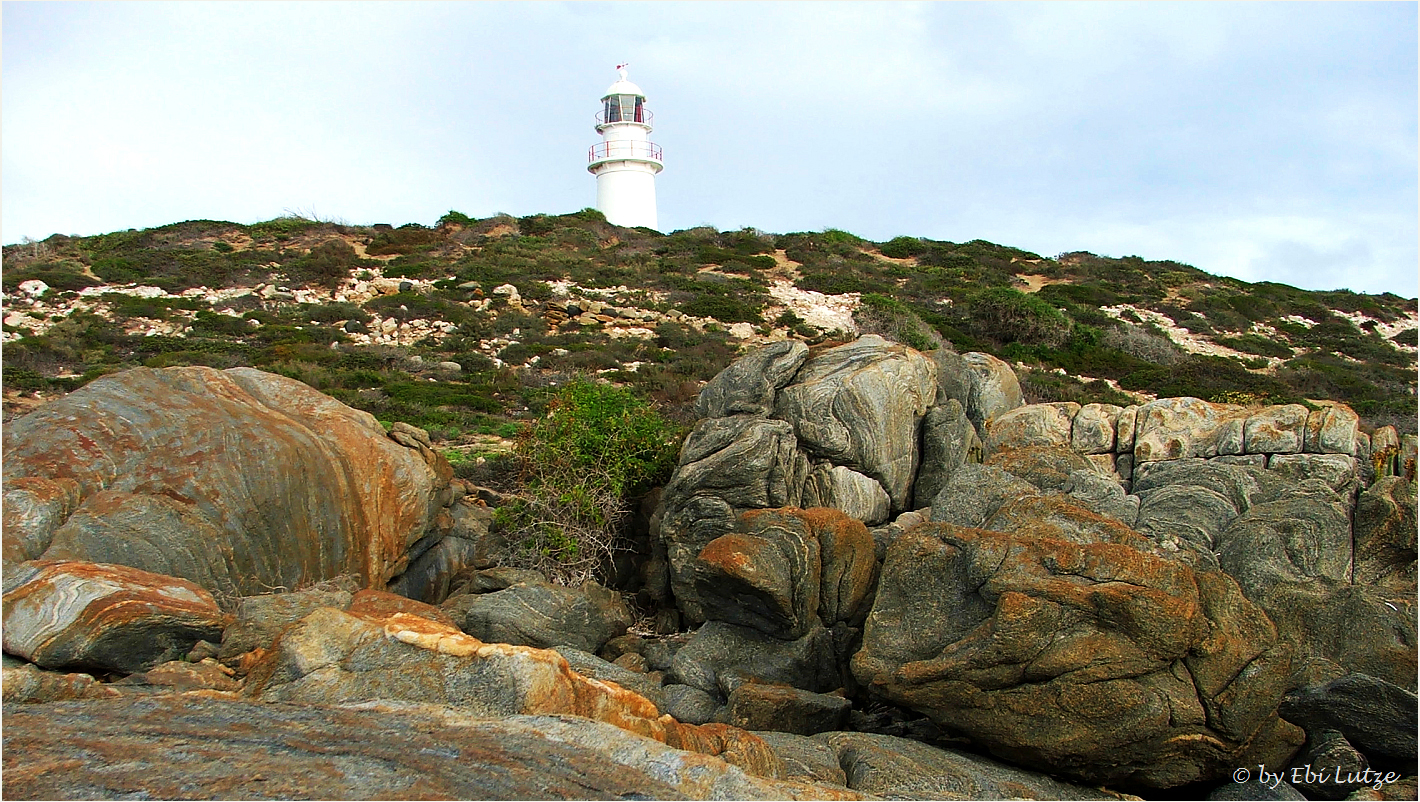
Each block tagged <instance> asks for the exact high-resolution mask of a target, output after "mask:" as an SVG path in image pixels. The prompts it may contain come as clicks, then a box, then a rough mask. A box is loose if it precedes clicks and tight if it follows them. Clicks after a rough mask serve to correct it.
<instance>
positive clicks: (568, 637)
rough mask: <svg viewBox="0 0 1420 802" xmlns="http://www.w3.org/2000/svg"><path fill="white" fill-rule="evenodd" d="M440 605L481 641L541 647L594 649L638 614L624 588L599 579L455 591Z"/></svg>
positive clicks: (614, 634)
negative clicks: (470, 592)
mask: <svg viewBox="0 0 1420 802" xmlns="http://www.w3.org/2000/svg"><path fill="white" fill-rule="evenodd" d="M440 607H441V609H443V610H444V611H445V612H447V613H448V614H449V615H451V616H452V617H453V619H454V620H455V621H456V622H458V624H459V627H460V628H461V629H463V631H464V632H467V633H468V634H470V635H472V636H474V637H475V638H478V639H479V640H481V641H486V642H489V643H511V644H518V645H523V646H533V647H536V648H539V649H547V648H552V647H554V646H571V647H573V648H576V649H581V650H582V651H584V652H593V653H595V652H596V650H598V649H600V648H601V647H602V644H604V643H606V642H607V641H609V640H611V639H612V638H614V637H616V636H617V635H621V634H623V633H625V632H626V629H627V627H629V626H631V623H632V621H633V620H634V619H633V617H632V615H631V610H630V608H628V607H627V606H626V602H624V601H623V600H622V599H621V596H620V595H619V594H617V593H616V592H615V591H611V590H607V589H606V588H604V587H602V586H601V585H598V584H596V583H594V582H589V583H587V584H585V585H583V586H581V587H579V588H568V587H562V586H560V585H552V584H548V583H546V582H542V583H538V584H521V583H520V584H517V585H513V586H511V587H508V588H505V589H503V590H499V591H494V592H492V593H483V594H477V595H463V596H454V597H451V598H449V599H447V600H446V601H445V602H444V603H443V604H442V605H440Z"/></svg>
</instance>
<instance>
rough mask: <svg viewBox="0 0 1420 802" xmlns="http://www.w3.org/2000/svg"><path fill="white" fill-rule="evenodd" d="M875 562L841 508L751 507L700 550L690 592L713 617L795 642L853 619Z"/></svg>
mask: <svg viewBox="0 0 1420 802" xmlns="http://www.w3.org/2000/svg"><path fill="white" fill-rule="evenodd" d="M875 562H876V561H875V559H874V546H873V541H872V536H871V535H869V534H868V530H867V528H866V527H864V526H863V524H862V523H860V522H858V521H855V520H853V519H851V518H848V517H847V516H845V515H844V514H843V513H842V512H839V511H837V510H830V509H823V508H819V509H812V510H797V509H792V508H790V509H784V510H751V511H749V512H746V513H744V514H743V515H742V516H740V521H739V524H738V526H737V528H736V531H735V532H732V533H730V534H728V535H724V536H722V537H720V538H717V539H716V540H715V541H713V542H712V543H710V544H709V545H708V546H706V547H705V549H704V550H703V551H701V553H700V555H699V557H698V558H697V559H696V563H695V566H694V571H695V574H696V585H695V590H696V594H697V598H698V599H699V600H700V605H701V607H702V609H703V610H704V611H705V613H706V615H707V616H708V617H709V618H711V619H712V620H720V621H727V622H730V623H735V624H740V625H742V626H748V627H753V628H755V629H758V630H760V631H761V632H765V633H767V634H770V635H774V636H775V637H779V638H784V639H788V640H793V639H795V638H800V637H802V636H804V635H805V634H807V633H808V632H809V631H810V630H812V629H815V628H817V627H820V626H822V625H828V626H832V625H833V624H835V623H837V622H839V621H848V620H851V619H853V618H854V616H856V615H857V614H858V612H859V609H860V607H861V606H862V605H863V602H864V600H865V598H866V597H867V594H868V591H869V590H870V589H871V586H872V582H873V575H874V567H875Z"/></svg>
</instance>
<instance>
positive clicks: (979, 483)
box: [931, 463, 1040, 527]
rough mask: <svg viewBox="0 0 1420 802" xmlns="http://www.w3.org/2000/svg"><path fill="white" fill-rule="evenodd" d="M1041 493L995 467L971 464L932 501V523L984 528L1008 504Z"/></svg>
mask: <svg viewBox="0 0 1420 802" xmlns="http://www.w3.org/2000/svg"><path fill="white" fill-rule="evenodd" d="M1039 494H1040V491H1039V490H1037V489H1036V487H1035V485H1032V484H1031V483H1030V482H1027V481H1026V480H1024V479H1019V478H1017V477H1015V476H1012V475H1011V474H1009V473H1006V472H1005V471H1003V470H1001V469H1000V468H998V467H996V466H993V465H976V464H971V463H968V464H966V465H963V466H962V467H961V468H960V469H959V470H958V471H957V472H956V473H954V474H952V477H951V479H950V480H948V481H947V484H946V485H945V486H944V487H943V488H942V489H941V491H939V492H938V493H937V495H936V497H935V498H933V499H932V511H931V520H932V521H934V522H940V523H949V524H955V525H956V526H972V527H975V526H981V525H983V524H985V523H986V522H987V521H988V520H990V519H991V516H993V515H995V514H996V511H997V510H999V509H1000V508H1001V505H1002V504H1004V503H1006V502H1007V501H1010V500H1014V499H1018V498H1023V497H1025V496H1035V495H1039Z"/></svg>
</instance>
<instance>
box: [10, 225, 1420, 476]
mask: <svg viewBox="0 0 1420 802" xmlns="http://www.w3.org/2000/svg"><path fill="white" fill-rule="evenodd" d="M4 263H5V271H4V277H3V285H4V293H5V296H4V298H5V303H4V335H3V337H4V349H3V357H4V368H3V369H4V391H5V392H4V395H5V417H6V418H7V419H9V418H11V417H14V416H15V415H16V414H21V413H23V412H24V411H27V410H28V409H30V408H33V407H34V406H35V405H37V404H39V403H43V401H44V400H46V399H51V398H54V397H56V396H58V395H62V394H63V393H65V392H68V391H70V390H73V389H75V388H77V387H79V386H82V385H83V384H85V383H87V382H88V381H90V380H92V379H94V378H96V377H98V376H101V375H104V374H107V373H111V372H115V371H118V370H122V369H126V368H130V367H134V366H137V365H147V366H150V367H161V366H169V365H183V364H196V365H209V366H214V367H220V368H226V367H233V366H237V365H251V366H255V367H260V368H262V369H264V370H268V371H272V372H275V373H279V374H282V375H286V376H290V377H293V378H297V379H299V380H301V381H303V382H306V383H307V384H309V385H311V386H313V387H315V388H316V389H319V390H321V391H323V392H326V393H328V394H330V395H332V396H334V397H336V398H338V399H339V400H341V401H343V402H345V403H348V404H350V405H352V406H355V407H358V408H361V409H365V410H367V411H369V412H371V413H373V414H375V415H376V416H377V417H378V418H380V419H381V420H384V421H387V422H393V421H405V422H408V423H411V424H414V425H416V426H420V427H423V428H426V429H428V430H429V432H430V434H431V436H432V437H433V438H435V439H436V440H440V441H443V442H445V443H446V444H447V445H448V446H459V445H460V444H461V445H462V447H464V448H465V449H466V450H473V451H479V450H497V449H499V448H500V447H506V445H507V443H506V438H507V437H510V436H512V435H513V434H514V433H515V432H516V431H517V430H518V424H519V422H520V421H523V420H526V419H527V418H529V417H530V416H531V415H533V414H535V413H536V412H537V411H539V405H540V403H541V400H542V399H543V398H545V396H546V388H549V387H551V386H554V385H557V384H559V383H561V382H563V381H565V380H566V379H568V378H570V377H571V376H573V375H577V374H589V373H594V374H598V375H601V376H603V377H605V378H606V379H608V380H610V381H613V382H616V383H620V384H625V385H629V386H631V387H633V388H634V389H635V390H636V391H637V392H639V393H640V394H642V395H644V396H645V397H647V398H650V399H652V400H654V401H656V402H657V403H658V404H659V405H660V406H661V408H662V409H663V411H664V412H666V413H667V414H668V415H670V416H671V417H676V416H677V415H679V416H680V417H682V419H688V417H689V410H688V404H689V402H690V401H692V400H693V398H694V395H695V393H696V392H697V391H698V388H699V384H698V383H699V382H702V381H704V380H707V379H709V378H711V377H712V376H714V375H715V374H716V373H717V372H718V371H719V370H721V369H722V368H723V367H725V366H726V365H727V364H729V362H730V361H731V360H732V359H733V358H734V357H735V356H736V355H737V354H738V353H740V352H741V351H742V350H743V349H745V348H746V347H748V346H751V345H756V344H761V343H764V342H768V341H771V340H774V339H784V338H790V339H802V340H805V341H807V342H808V343H810V344H819V343H824V342H830V341H842V340H844V339H847V338H849V337H850V336H852V335H853V334H854V333H855V330H856V331H857V332H859V333H868V332H875V333H881V334H884V335H885V336H888V337H889V338H891V339H896V340H898V341H900V342H903V343H906V344H908V345H911V346H914V347H916V348H918V349H923V350H925V349H931V348H935V347H940V346H942V345H946V346H948V347H951V348H954V349H956V350H958V351H985V352H987V353H991V354H993V355H996V356H998V357H1000V358H1002V359H1005V360H1006V361H1008V362H1010V363H1013V364H1014V365H1016V366H1017V370H1018V372H1019V374H1020V376H1021V383H1022V388H1023V390H1024V392H1025V395H1026V399H1027V401H1028V402H1040V401H1063V400H1069V401H1078V402H1081V403H1088V402H1111V403H1118V404H1129V403H1135V402H1137V401H1139V400H1147V399H1149V398H1153V397H1167V396H1195V397H1199V398H1203V399H1205V400H1215V401H1230V402H1245V403H1249V402H1258V403H1282V402H1296V401H1301V402H1308V401H1328V400H1329V401H1342V402H1345V403H1347V404H1349V405H1351V406H1352V407H1353V408H1354V409H1355V410H1356V411H1357V412H1358V413H1359V414H1360V415H1361V416H1362V421H1363V427H1366V428H1370V427H1374V426H1378V425H1383V424H1390V425H1395V426H1396V427H1397V428H1398V429H1399V430H1400V431H1401V432H1402V433H1406V432H1414V431H1415V430H1416V406H1415V390H1416V353H1417V350H1416V345H1417V342H1416V334H1417V307H1416V299H1414V298H1410V299H1405V298H1400V297H1397V296H1395V295H1392V294H1384V295H1365V294H1359V293H1353V292H1349V291H1344V290H1342V291H1334V292H1313V291H1306V290H1300V289H1296V288H1293V287H1289V286H1285V285H1281V284H1273V283H1257V284H1250V283H1247V282H1244V281H1240V280H1237V279H1232V278H1222V277H1218V276H1212V275H1209V274H1207V273H1205V272H1203V271H1201V270H1198V269H1196V268H1193V267H1190V266H1188V265H1184V264H1180V263H1177V262H1171V261H1148V260H1145V259H1142V258H1139V257H1135V256H1129V257H1123V258H1110V257H1104V256H1097V255H1095V254H1091V253H1086V252H1078V253H1067V254H1060V255H1058V256H1056V257H1054V258H1049V257H1044V256H1041V255H1038V254H1034V253H1029V252H1026V251H1022V250H1018V249H1015V248H1011V247H1008V246H1004V245H996V244H993V243H989V242H984V241H981V240H975V241H972V242H965V243H952V242H942V241H935V240H930V239H923V238H913V237H897V238H895V239H892V240H890V241H888V242H881V243H876V242H870V241H868V240H864V239H862V238H859V237H856V236H854V235H852V234H849V233H847V232H844V231H839V230H835V229H828V230H825V231H822V232H800V233H789V234H778V235H775V234H768V233H764V232H761V231H758V230H754V229H744V230H739V231H717V230H715V229H713V228H710V227H702V228H694V229H688V230H683V231H676V232H673V233H670V234H660V233H658V232H654V231H651V230H649V229H627V228H621V227H617V226H613V225H610V224H608V223H607V222H606V221H605V219H604V218H603V217H602V216H601V214H600V213H598V212H596V211H595V210H590V209H587V210H583V211H581V212H577V213H574V214H566V215H541V214H539V215H532V216H529V217H522V218H514V217H510V216H506V215H499V216H495V217H492V218H488V219H482V220H476V219H472V218H470V217H468V216H466V215H463V214H460V213H458V212H450V213H449V214H447V215H445V216H444V217H443V218H441V219H440V220H439V221H438V222H437V223H436V224H435V225H434V226H432V227H430V226H424V225H420V224H416V223H411V224H406V225H401V226H398V227H394V226H390V225H373V226H353V225H343V224H336V223H330V222H321V221H317V220H310V219H306V218H303V217H299V216H287V217H282V218H277V219H274V220H269V221H266V222H262V223H256V224H252V225H241V224H236V223H229V222H220V221H210V220H197V221H188V222H183V223H175V224H172V225H167V226H161V227H158V228H152V229H145V230H141V231H140V230H129V231H120V232H114V233H111V234H104V235H100V236H93V237H65V236H60V235H55V236H53V237H50V238H49V239H46V240H44V241H43V242H30V243H24V244H19V245H10V246H6V247H5V248H4ZM455 453H457V451H456V452H455Z"/></svg>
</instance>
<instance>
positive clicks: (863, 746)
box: [814, 732, 1119, 799]
mask: <svg viewBox="0 0 1420 802" xmlns="http://www.w3.org/2000/svg"><path fill="white" fill-rule="evenodd" d="M814 739H815V740H817V741H821V742H823V743H824V744H826V745H828V746H829V747H830V748H831V749H833V750H834V751H835V752H837V754H838V762H839V765H840V766H842V768H843V770H844V772H845V774H846V778H847V785H848V787H849V788H852V789H853V790H855V791H860V792H862V793H867V794H874V795H876V796H880V797H884V798H887V799H1117V798H1119V797H1118V796H1117V795H1116V794H1110V793H1107V792H1104V791H1101V790H1099V789H1095V788H1088V787H1083V786H1079V785H1071V784H1069V783H1063V782H1060V781H1059V780H1055V779H1052V778H1051V777H1047V776H1046V775H1044V774H1039V773H1036V772H1033V771H1026V770H1023V769H1019V768H1016V767H1013V766H1009V765H1007V764H1005V763H1001V762H999V761H996V760H992V759H990V758H986V757H981V756H979V755H972V754H968V753H966V752H959V751H956V750H951V749H938V748H936V747H934V746H929V745H927V744H924V743H920V742H918V741H911V740H908V739H906V738H894V737H893V736H891V735H878V734H875V733H867V732H826V733H822V734H820V735H815V736H814Z"/></svg>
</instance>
